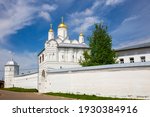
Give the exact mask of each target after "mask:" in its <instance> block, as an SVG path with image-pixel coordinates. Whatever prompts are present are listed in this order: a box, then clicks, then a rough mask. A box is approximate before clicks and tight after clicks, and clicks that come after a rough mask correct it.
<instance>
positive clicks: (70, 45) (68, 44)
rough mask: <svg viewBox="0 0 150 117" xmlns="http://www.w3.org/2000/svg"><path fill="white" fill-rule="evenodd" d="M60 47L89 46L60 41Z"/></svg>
mask: <svg viewBox="0 0 150 117" xmlns="http://www.w3.org/2000/svg"><path fill="white" fill-rule="evenodd" d="M58 47H59V48H64V47H65V48H89V46H88V45H86V44H72V43H59V46H58Z"/></svg>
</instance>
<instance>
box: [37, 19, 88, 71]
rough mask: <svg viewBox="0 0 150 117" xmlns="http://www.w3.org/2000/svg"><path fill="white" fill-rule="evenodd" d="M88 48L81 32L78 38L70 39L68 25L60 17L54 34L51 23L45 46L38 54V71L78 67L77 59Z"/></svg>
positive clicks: (81, 56)
mask: <svg viewBox="0 0 150 117" xmlns="http://www.w3.org/2000/svg"><path fill="white" fill-rule="evenodd" d="M88 48H89V46H88V45H87V44H85V42H84V35H83V33H80V34H79V37H78V39H74V40H73V39H70V37H69V35H68V27H67V25H66V24H65V23H64V21H63V18H62V21H61V23H60V24H59V25H58V30H57V34H56V35H55V33H54V31H53V29H52V24H51V27H50V29H49V31H48V39H47V41H46V42H45V47H44V49H43V50H42V51H41V52H40V53H39V54H38V59H39V68H40V70H39V71H41V70H46V69H62V68H70V67H80V65H79V60H81V59H83V52H84V51H85V50H87V49H88Z"/></svg>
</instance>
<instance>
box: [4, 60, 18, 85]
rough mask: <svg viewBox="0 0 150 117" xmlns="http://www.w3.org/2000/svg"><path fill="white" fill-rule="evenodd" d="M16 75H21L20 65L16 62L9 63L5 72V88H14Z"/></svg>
mask: <svg viewBox="0 0 150 117" xmlns="http://www.w3.org/2000/svg"><path fill="white" fill-rule="evenodd" d="M16 75H19V65H18V64H17V63H16V62H15V61H14V60H11V61H8V62H7V63H6V65H5V70H4V80H5V86H4V87H5V88H9V87H13V78H14V77H15V76H16Z"/></svg>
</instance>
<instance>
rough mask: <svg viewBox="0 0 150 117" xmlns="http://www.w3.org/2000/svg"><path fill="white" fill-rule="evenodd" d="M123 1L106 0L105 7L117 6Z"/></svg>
mask: <svg viewBox="0 0 150 117" xmlns="http://www.w3.org/2000/svg"><path fill="white" fill-rule="evenodd" d="M124 1H125V0H106V5H111V6H112V5H117V4H119V3H122V2H124Z"/></svg>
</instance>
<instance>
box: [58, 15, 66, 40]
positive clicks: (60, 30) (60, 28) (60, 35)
mask: <svg viewBox="0 0 150 117" xmlns="http://www.w3.org/2000/svg"><path fill="white" fill-rule="evenodd" d="M67 37H68V34H67V26H66V25H65V23H64V21H63V17H62V22H61V23H60V24H59V26H58V38H60V39H62V40H64V39H66V38H67Z"/></svg>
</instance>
